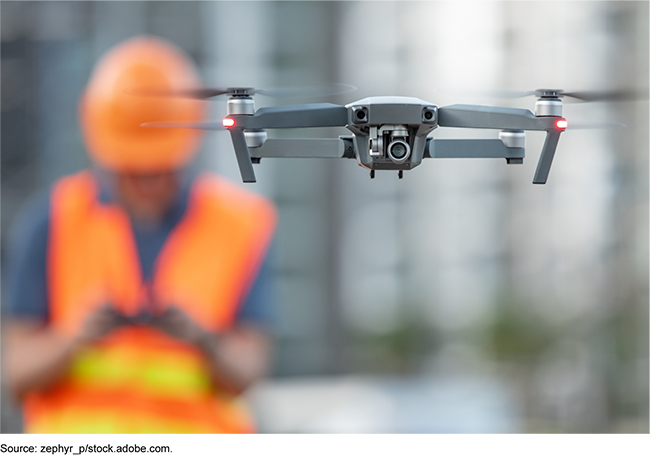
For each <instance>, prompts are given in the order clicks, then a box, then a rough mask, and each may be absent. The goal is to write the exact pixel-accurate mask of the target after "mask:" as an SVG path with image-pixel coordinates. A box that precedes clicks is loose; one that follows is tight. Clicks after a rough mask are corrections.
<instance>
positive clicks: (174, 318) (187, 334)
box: [154, 305, 211, 350]
mask: <svg viewBox="0 0 650 456" xmlns="http://www.w3.org/2000/svg"><path fill="white" fill-rule="evenodd" d="M154 324H155V326H156V327H157V328H159V329H161V330H163V331H165V332H166V333H167V334H169V335H170V336H172V337H173V338H175V339H178V340H181V341H183V342H188V343H190V344H192V345H195V346H197V347H198V348H200V349H202V350H205V349H206V343H208V342H209V340H210V339H211V334H210V333H209V332H207V331H205V330H204V329H203V328H201V327H200V326H199V325H198V324H197V323H196V322H195V321H194V320H192V318H191V317H190V316H189V315H188V314H187V313H186V312H184V311H183V310H181V309H179V308H178V307H176V306H174V305H171V306H169V307H167V308H166V309H165V311H164V312H163V313H162V314H160V315H158V316H157V317H156V318H155V320H154Z"/></svg>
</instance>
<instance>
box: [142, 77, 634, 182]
mask: <svg viewBox="0 0 650 456" xmlns="http://www.w3.org/2000/svg"><path fill="white" fill-rule="evenodd" d="M347 87H351V86H347ZM353 89H354V88H353ZM282 90H285V91H286V89H276V90H275V92H274V91H273V90H259V89H257V90H256V89H253V88H243V87H233V88H227V89H199V90H195V91H188V93H187V94H185V95H183V96H190V97H194V98H204V99H205V98H211V97H214V96H218V95H224V94H227V95H229V96H230V98H229V99H228V103H227V116H226V117H225V118H224V119H223V122H222V124H221V125H220V124H214V123H202V124H173V123H162V122H148V123H146V124H143V126H149V127H173V128H201V129H209V130H219V129H226V130H228V131H229V132H230V135H231V138H232V143H233V147H234V150H235V155H236V157H237V163H238V165H239V170H240V172H241V177H242V180H243V181H244V182H256V179H255V172H254V170H253V164H254V163H259V162H260V160H261V159H262V158H266V157H285V158H354V159H356V160H357V162H358V163H359V165H360V166H362V167H364V168H366V169H368V170H370V177H371V178H374V176H375V171H377V170H382V171H383V170H393V171H397V172H398V177H399V178H400V179H401V178H402V176H403V172H404V170H409V169H413V168H415V167H416V166H418V165H420V163H422V159H424V158H505V159H506V162H507V163H508V164H521V163H523V160H524V156H525V139H526V134H525V131H526V130H536V131H545V132H546V139H545V141H544V145H543V147H542V152H541V154H540V157H539V161H538V164H537V170H536V171H535V176H534V178H533V183H534V184H545V183H546V181H547V179H548V174H549V171H550V168H551V163H552V162H553V156H554V155H555V150H556V148H557V145H558V141H559V139H560V134H561V133H562V132H563V131H565V130H566V128H567V126H568V122H567V120H566V119H565V118H564V117H562V106H563V105H562V97H565V96H566V97H573V98H576V99H580V100H584V101H596V100H603V99H607V97H608V96H600V97H598V96H596V97H594V96H593V93H590V92H565V91H562V90H558V89H538V90H536V91H534V92H522V93H518V95H517V96H526V95H536V96H537V97H538V99H537V102H536V103H535V113H534V114H533V113H532V112H531V111H529V110H527V109H516V108H505V107H495V106H482V105H466V104H456V105H451V106H444V107H438V106H436V105H435V104H432V103H429V102H427V101H424V100H421V99H418V98H411V97H370V98H364V99H362V100H358V101H355V102H352V103H350V104H347V105H345V106H342V105H336V104H332V103H313V104H300V105H289V106H277V107H264V108H260V109H258V110H255V104H254V101H253V95H254V94H256V93H257V94H263V95H268V96H282V93H286V92H282ZM610 98H611V96H610ZM616 125H618V126H624V125H621V124H616ZM313 127H346V128H347V129H348V130H350V132H351V133H352V135H349V136H348V135H346V136H339V137H338V138H320V139H272V138H268V135H267V132H266V130H268V129H275V128H313ZM438 127H453V128H484V129H485V128H486V129H495V130H500V132H499V137H498V139H435V138H431V137H429V136H428V135H429V134H430V133H431V132H433V131H434V130H435V129H436V128H438Z"/></svg>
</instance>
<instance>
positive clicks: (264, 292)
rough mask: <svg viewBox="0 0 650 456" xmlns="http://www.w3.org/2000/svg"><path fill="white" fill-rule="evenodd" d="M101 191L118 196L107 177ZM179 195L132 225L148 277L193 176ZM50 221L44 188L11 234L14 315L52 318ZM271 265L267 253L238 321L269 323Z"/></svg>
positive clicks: (8, 306) (8, 302) (8, 287)
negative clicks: (151, 219)
mask: <svg viewBox="0 0 650 456" xmlns="http://www.w3.org/2000/svg"><path fill="white" fill-rule="evenodd" d="M97 177H98V181H99V183H100V188H101V193H100V195H99V201H100V202H101V203H110V202H111V201H112V200H113V197H112V194H111V193H112V192H111V190H110V189H111V187H110V185H109V184H108V181H107V176H106V175H102V173H99V174H98V175H97ZM184 181H185V182H184V183H183V185H181V189H180V191H179V193H178V197H177V199H176V201H175V202H174V204H173V205H172V207H171V208H170V210H169V211H168V212H167V214H166V215H165V217H164V218H163V220H162V221H161V223H160V224H158V225H157V226H155V227H153V228H148V229H145V228H142V227H138V226H137V225H136V224H132V228H133V234H134V238H135V242H136V245H137V249H138V257H139V259H140V268H141V272H142V277H143V278H144V280H145V281H149V280H150V279H151V276H152V273H153V268H154V264H155V261H156V257H157V256H158V253H159V252H160V250H161V249H162V246H163V245H164V244H165V241H166V239H167V236H168V235H169V234H170V233H171V231H172V229H173V228H174V227H175V226H176V225H177V224H178V222H180V220H181V219H182V218H183V215H184V214H185V211H186V209H187V204H188V197H189V189H190V184H191V179H184ZM49 223H50V192H49V191H48V192H42V193H41V194H39V195H38V196H37V197H36V198H34V199H32V200H31V201H30V202H29V203H28V204H27V205H26V206H25V208H23V210H22V211H21V213H20V214H19V216H18V218H17V220H16V222H15V223H14V226H13V229H12V232H11V234H10V238H9V246H8V259H7V260H8V261H7V268H6V273H7V274H6V275H5V278H6V279H7V280H6V281H5V287H4V288H5V292H6V295H5V299H3V301H4V303H5V306H4V310H5V312H6V313H7V314H8V316H10V317H23V318H29V319H34V320H38V321H43V322H47V321H48V319H49V303H48V292H47V276H46V263H47V260H46V257H47V243H48V233H49ZM270 275H271V274H270V265H269V260H268V255H267V258H265V260H264V262H263V264H262V267H261V269H260V271H259V273H258V275H257V277H256V279H255V281H254V282H253V286H252V288H251V290H250V292H249V293H248V296H247V297H246V298H245V299H244V302H243V303H242V305H240V306H239V309H238V311H237V315H236V318H235V321H236V322H240V323H241V322H248V323H255V324H258V325H263V326H268V324H269V323H270V318H271V310H272V309H271V304H272V302H271V277H270Z"/></svg>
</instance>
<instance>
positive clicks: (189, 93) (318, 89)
mask: <svg viewBox="0 0 650 456" xmlns="http://www.w3.org/2000/svg"><path fill="white" fill-rule="evenodd" d="M355 90H357V88H356V87H355V86H352V85H349V84H339V83H331V84H319V85H313V86H305V87H289V88H275V89H255V88H253V87H227V88H218V87H212V88H211V87H201V88H196V89H185V90H176V91H165V90H157V89H144V88H141V89H137V88H134V89H128V90H127V93H130V94H132V95H145V96H165V95H166V96H176V97H183V98H195V99H199V100H207V99H209V98H214V97H218V96H220V95H230V96H235V97H236V96H241V97H250V96H252V95H256V94H259V95H264V96H267V97H272V98H305V97H327V96H333V95H342V94H346V93H350V92H354V91H355Z"/></svg>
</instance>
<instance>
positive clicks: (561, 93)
mask: <svg viewBox="0 0 650 456" xmlns="http://www.w3.org/2000/svg"><path fill="white" fill-rule="evenodd" d="M488 94H489V95H491V96H494V97H498V98H523V97H528V96H531V95H535V96H537V97H544V98H556V97H557V98H562V97H569V98H573V99H575V100H579V101H583V102H595V101H610V102H618V101H637V100H647V99H648V90H647V89H646V90H634V89H617V90H581V91H573V92H568V91H565V90H562V89H537V90H527V91H522V90H492V91H489V92H488Z"/></svg>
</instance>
